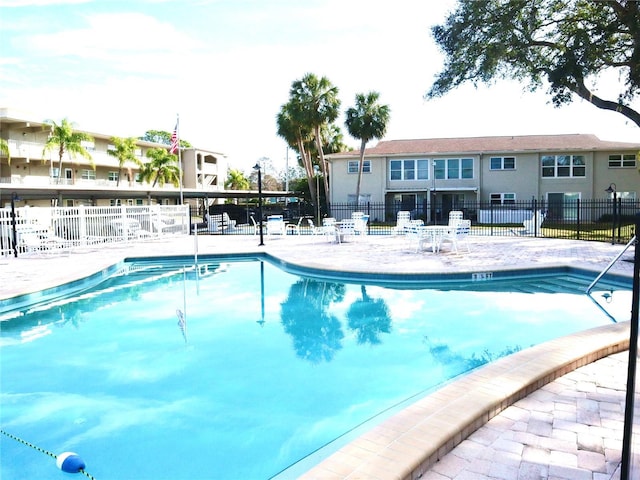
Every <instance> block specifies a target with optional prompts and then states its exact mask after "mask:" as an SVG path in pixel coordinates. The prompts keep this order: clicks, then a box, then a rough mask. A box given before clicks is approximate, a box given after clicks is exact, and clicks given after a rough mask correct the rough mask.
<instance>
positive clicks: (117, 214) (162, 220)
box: [0, 205, 189, 255]
mask: <svg viewBox="0 0 640 480" xmlns="http://www.w3.org/2000/svg"><path fill="white" fill-rule="evenodd" d="M188 233H189V206H188V205H145V206H121V207H86V206H78V207H51V208H41V207H21V208H16V209H15V227H14V225H13V219H12V216H11V209H10V208H3V209H0V255H13V254H14V235H15V245H16V247H17V251H18V255H20V254H31V253H55V252H64V251H69V250H73V249H80V248H86V247H87V246H95V245H98V244H105V243H126V242H134V241H145V240H151V239H157V238H161V237H166V236H168V235H177V234H180V235H186V234H188Z"/></svg>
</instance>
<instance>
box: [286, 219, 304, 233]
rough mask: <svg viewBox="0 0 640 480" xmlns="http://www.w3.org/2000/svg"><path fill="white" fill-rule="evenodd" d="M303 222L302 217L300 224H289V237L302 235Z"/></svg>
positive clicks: (299, 220)
mask: <svg viewBox="0 0 640 480" xmlns="http://www.w3.org/2000/svg"><path fill="white" fill-rule="evenodd" d="M303 221H304V217H300V218H299V219H298V223H287V235H289V234H291V235H300V227H301V226H302V222H303Z"/></svg>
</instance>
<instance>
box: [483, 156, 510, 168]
mask: <svg viewBox="0 0 640 480" xmlns="http://www.w3.org/2000/svg"><path fill="white" fill-rule="evenodd" d="M489 168H490V169H491V170H515V169H516V157H491V159H490V167H489Z"/></svg>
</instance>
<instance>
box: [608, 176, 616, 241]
mask: <svg viewBox="0 0 640 480" xmlns="http://www.w3.org/2000/svg"><path fill="white" fill-rule="evenodd" d="M605 192H607V193H612V194H613V222H612V226H611V245H615V243H616V220H617V215H616V213H617V211H616V210H617V206H616V204H617V203H618V192H617V191H616V184H615V183H611V184H610V185H609V187H608V188H607V189H606V190H605Z"/></svg>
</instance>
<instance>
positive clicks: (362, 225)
mask: <svg viewBox="0 0 640 480" xmlns="http://www.w3.org/2000/svg"><path fill="white" fill-rule="evenodd" d="M351 219H352V220H353V221H354V229H355V234H356V235H366V234H367V233H368V232H367V223H368V222H369V215H365V214H364V213H362V212H353V213H352V214H351Z"/></svg>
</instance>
